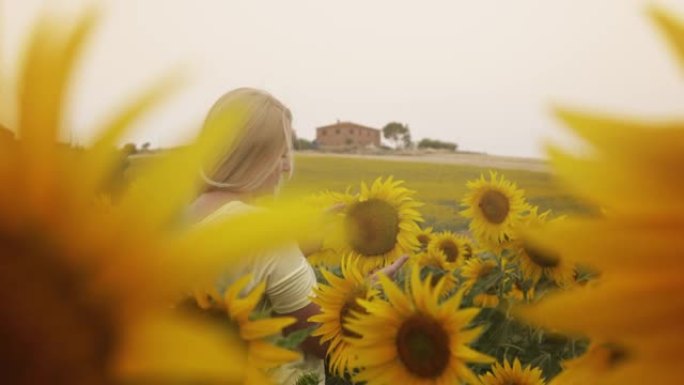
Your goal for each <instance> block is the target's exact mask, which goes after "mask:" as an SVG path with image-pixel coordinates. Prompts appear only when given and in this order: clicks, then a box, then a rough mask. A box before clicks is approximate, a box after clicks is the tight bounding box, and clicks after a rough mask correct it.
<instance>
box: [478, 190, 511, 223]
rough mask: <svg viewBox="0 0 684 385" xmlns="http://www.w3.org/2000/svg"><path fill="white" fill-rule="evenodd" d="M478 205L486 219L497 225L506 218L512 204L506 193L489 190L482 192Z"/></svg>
mask: <svg viewBox="0 0 684 385" xmlns="http://www.w3.org/2000/svg"><path fill="white" fill-rule="evenodd" d="M478 206H479V207H480V211H482V215H484V217H485V219H487V221H488V222H490V223H494V224H497V225H498V224H499V223H503V221H505V220H506V217H508V213H509V211H510V209H511V204H510V202H509V201H508V198H507V197H506V195H504V194H502V193H501V192H499V191H494V190H489V191H487V192H485V193H484V194H482V198H481V199H480V203H478Z"/></svg>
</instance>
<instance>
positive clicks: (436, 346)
mask: <svg viewBox="0 0 684 385" xmlns="http://www.w3.org/2000/svg"><path fill="white" fill-rule="evenodd" d="M396 344H397V351H398V352H399V359H400V360H401V362H402V363H403V364H404V366H405V367H406V369H408V371H410V372H411V373H412V374H413V375H415V376H417V377H420V378H437V377H439V376H441V375H442V373H443V372H444V370H445V369H446V368H447V367H448V365H449V357H450V355H451V351H450V350H449V335H448V334H447V333H446V331H444V328H443V327H442V325H441V324H440V323H439V322H437V321H436V320H434V319H432V318H430V317H426V316H423V315H416V316H414V317H412V318H409V319H407V320H406V321H404V323H403V324H402V325H401V327H400V328H399V332H398V333H397V339H396Z"/></svg>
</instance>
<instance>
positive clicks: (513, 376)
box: [480, 358, 545, 385]
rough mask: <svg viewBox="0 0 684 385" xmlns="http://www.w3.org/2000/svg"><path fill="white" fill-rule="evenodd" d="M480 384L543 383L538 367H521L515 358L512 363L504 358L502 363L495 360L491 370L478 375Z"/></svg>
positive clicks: (519, 384) (531, 384) (535, 384)
mask: <svg viewBox="0 0 684 385" xmlns="http://www.w3.org/2000/svg"><path fill="white" fill-rule="evenodd" d="M480 380H482V385H544V384H545V382H544V379H543V378H542V372H541V369H539V368H533V367H532V366H528V367H526V368H523V366H522V364H521V363H520V361H519V360H518V359H517V358H516V359H515V360H514V361H513V364H512V365H511V363H510V362H509V361H508V360H504V363H503V365H501V363H499V362H497V363H496V364H494V366H492V371H491V372H489V373H487V374H485V375H483V376H480Z"/></svg>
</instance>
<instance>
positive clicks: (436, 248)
mask: <svg viewBox="0 0 684 385" xmlns="http://www.w3.org/2000/svg"><path fill="white" fill-rule="evenodd" d="M428 250H429V251H430V252H431V253H435V254H442V255H443V256H444V259H445V260H446V261H447V262H448V263H449V264H451V265H452V266H456V265H458V264H460V263H462V262H464V261H466V260H468V259H469V258H470V257H471V256H472V255H473V245H472V244H471V242H470V240H469V239H468V238H467V237H465V236H463V235H456V234H454V233H452V232H451V231H442V232H439V233H436V234H433V236H432V239H431V240H430V243H429V244H428Z"/></svg>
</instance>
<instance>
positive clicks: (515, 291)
mask: <svg viewBox="0 0 684 385" xmlns="http://www.w3.org/2000/svg"><path fill="white" fill-rule="evenodd" d="M505 296H506V298H508V299H511V300H513V301H517V302H522V301H530V300H532V299H533V298H534V287H530V288H527V289H525V288H524V287H523V285H522V284H520V283H519V282H517V281H514V282H513V283H512V284H511V288H510V290H509V291H508V292H507V293H506V294H505Z"/></svg>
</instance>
